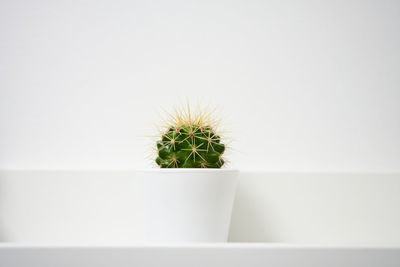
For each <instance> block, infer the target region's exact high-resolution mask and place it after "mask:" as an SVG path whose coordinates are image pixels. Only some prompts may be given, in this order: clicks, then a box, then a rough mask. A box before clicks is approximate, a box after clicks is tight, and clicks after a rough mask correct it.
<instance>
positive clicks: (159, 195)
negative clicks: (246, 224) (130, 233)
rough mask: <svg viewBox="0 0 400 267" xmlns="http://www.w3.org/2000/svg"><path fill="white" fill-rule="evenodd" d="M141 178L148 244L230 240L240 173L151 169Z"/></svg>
mask: <svg viewBox="0 0 400 267" xmlns="http://www.w3.org/2000/svg"><path fill="white" fill-rule="evenodd" d="M137 179H138V180H137V181H138V189H139V200H140V207H141V212H142V215H143V218H142V219H143V223H144V228H145V231H146V233H145V236H146V240H147V241H154V242H226V241H227V239H228V231H229V225H230V219H231V212H232V206H233V200H234V196H235V191H236V185H237V181H238V171H237V170H229V169H149V170H143V171H138V173H137Z"/></svg>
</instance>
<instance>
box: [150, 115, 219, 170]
mask: <svg viewBox="0 0 400 267" xmlns="http://www.w3.org/2000/svg"><path fill="white" fill-rule="evenodd" d="M193 117H194V119H192V118H193ZM208 118H209V114H207V115H206V114H205V113H201V112H200V113H198V115H197V116H191V113H190V109H189V108H188V112H187V113H183V114H182V113H179V114H177V115H175V116H173V118H172V119H171V120H170V123H169V126H168V127H167V130H166V131H165V132H164V133H163V134H162V136H161V140H158V141H157V151H158V157H157V158H156V163H157V164H158V166H160V167H161V168H221V166H222V165H224V160H223V159H222V155H223V153H224V151H225V145H224V144H223V143H221V137H220V136H219V135H218V134H217V133H216V132H215V131H214V130H213V127H212V126H211V125H212V124H213V123H212V121H210V120H209V119H208Z"/></svg>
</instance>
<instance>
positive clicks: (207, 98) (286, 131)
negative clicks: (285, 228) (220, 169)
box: [0, 0, 400, 172]
mask: <svg viewBox="0 0 400 267" xmlns="http://www.w3.org/2000/svg"><path fill="white" fill-rule="evenodd" d="M399 32H400V2H399V1H27V0H26V1H11V0H5V1H1V2H0V169H132V168H138V167H140V168H142V167H148V166H150V163H149V161H148V160H147V159H146V157H147V156H148V154H149V152H151V150H150V148H149V147H148V139H147V138H144V137H143V136H144V135H149V134H150V135H151V134H153V132H152V131H153V127H152V123H157V122H158V120H159V119H158V114H157V112H156V111H157V110H159V107H160V106H162V107H165V108H167V109H169V108H170V107H172V105H173V104H175V103H179V101H180V100H182V99H185V98H188V99H189V100H191V101H192V102H198V101H199V102H201V103H205V104H212V105H216V106H217V107H219V108H220V110H222V113H221V114H218V115H221V116H222V117H223V118H224V119H225V123H226V124H225V128H227V129H229V130H230V131H231V132H232V134H231V137H232V138H234V139H235V142H234V143H233V144H232V146H233V147H234V148H235V149H236V150H237V151H238V152H235V153H232V154H231V156H230V157H229V158H230V161H231V162H232V165H233V166H236V167H238V168H240V169H261V170H266V171H363V172H396V171H400V138H399V136H400V116H399V115H400V106H399V105H398V104H399V99H400V75H399V70H400V34H399Z"/></svg>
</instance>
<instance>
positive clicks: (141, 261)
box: [0, 243, 400, 267]
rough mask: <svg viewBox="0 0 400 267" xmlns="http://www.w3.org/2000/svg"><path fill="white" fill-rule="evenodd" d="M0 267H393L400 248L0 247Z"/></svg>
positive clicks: (240, 245) (399, 263) (219, 245)
mask: <svg viewBox="0 0 400 267" xmlns="http://www.w3.org/2000/svg"><path fill="white" fill-rule="evenodd" d="M0 266H5V267H6V266H7V267H8V266H12V267H28V266H29V267H39V266H40V267H46V266H49V267H50V266H52V267H53V266H62V267H64V266H75V267H81V266H82V267H92V266H93V267H95V266H96V267H99V266H101V267H108V266H110V267H111V266H112V267H115V266H117V267H125V266H126V267H128V266H129V267H132V266H141V267H147V266H165V267H168V266H171V267H172V266H174V267H180V266H191V267H196V266H202V267H203V266H204V267H213V266H233V267H236V266H238V267H239V266H243V267H248V266H263V267H265V266H273V267H292V266H293V267H303V266H304V267H331V266H338V267H339V266H340V267H358V266H360V267H366V266H368V267H375V266H376V267H398V266H400V246H337V245H335V246H327V245H321V246H320V245H300V244H269V243H215V244H158V245H150V244H124V245H121V244H120V245H118V244H114V245H98V244H97V245H90V244H84V245H82V244H80V245H73V244H67V245H60V244H58V245H51V244H25V243H0Z"/></svg>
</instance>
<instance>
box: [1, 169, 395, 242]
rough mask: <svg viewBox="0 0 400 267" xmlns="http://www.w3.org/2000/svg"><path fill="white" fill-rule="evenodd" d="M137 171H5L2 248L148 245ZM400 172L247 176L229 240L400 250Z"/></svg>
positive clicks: (244, 174) (242, 176)
mask: <svg viewBox="0 0 400 267" xmlns="http://www.w3.org/2000/svg"><path fill="white" fill-rule="evenodd" d="M136 185H137V184H136V181H135V172H133V171H0V244H1V242H20V243H31V242H32V243H42V244H43V243H45V244H66V243H70V244H121V243H131V244H132V243H135V242H136V243H137V242H138V241H143V235H144V233H143V232H144V231H143V229H144V228H143V224H142V221H141V212H140V208H139V206H137V203H138V199H137V197H136V195H135V193H134V192H135V191H136V189H135V187H136ZM399 192H400V174H355V173H351V174H350V173H336V174H328V173H301V174H300V173H262V172H241V173H240V182H239V186H238V190H237V194H236V198H235V204H234V207H233V213H232V220H231V227H230V234H229V240H230V241H237V242H239V241H241V242H282V243H298V244H299V243H302V244H324V245H367V246H400V227H399V225H400V213H399V210H400V194H399Z"/></svg>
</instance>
